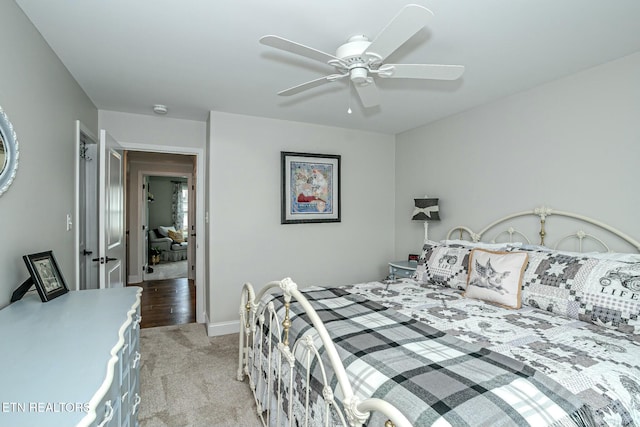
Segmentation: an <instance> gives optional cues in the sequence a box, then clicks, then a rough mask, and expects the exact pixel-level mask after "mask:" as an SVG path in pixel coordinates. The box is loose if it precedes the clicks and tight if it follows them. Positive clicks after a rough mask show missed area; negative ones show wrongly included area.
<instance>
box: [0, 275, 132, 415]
mask: <svg viewBox="0 0 640 427" xmlns="http://www.w3.org/2000/svg"><path fill="white" fill-rule="evenodd" d="M141 293H142V289H141V288H139V287H126V288H118V289H102V290H86V291H77V292H69V293H67V294H65V295H62V296H60V297H58V298H56V299H54V300H52V301H49V302H46V303H43V302H41V301H40V298H39V297H38V295H37V294H29V295H26V296H25V297H24V298H23V299H22V300H20V301H18V302H15V303H13V304H11V305H9V306H8V307H5V308H4V309H2V310H0V405H1V406H0V427H5V426H6V427H21V426H24V427H34V426H47V427H55V426H61V427H62V426H64V427H72V426H92V427H98V426H100V427H105V426H109V427H136V426H138V409H139V405H140V380H139V372H140V352H139V351H140V319H141V317H140V295H141Z"/></svg>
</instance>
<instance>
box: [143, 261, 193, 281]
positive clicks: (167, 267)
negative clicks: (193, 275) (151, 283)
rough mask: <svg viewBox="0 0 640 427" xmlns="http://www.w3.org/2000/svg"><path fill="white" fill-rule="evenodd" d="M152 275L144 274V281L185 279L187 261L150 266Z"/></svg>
mask: <svg viewBox="0 0 640 427" xmlns="http://www.w3.org/2000/svg"><path fill="white" fill-rule="evenodd" d="M151 268H153V273H144V280H145V281H147V280H164V279H178V278H181V277H187V260H186V259H185V260H182V261H175V262H162V263H160V264H156V265H152V266H151Z"/></svg>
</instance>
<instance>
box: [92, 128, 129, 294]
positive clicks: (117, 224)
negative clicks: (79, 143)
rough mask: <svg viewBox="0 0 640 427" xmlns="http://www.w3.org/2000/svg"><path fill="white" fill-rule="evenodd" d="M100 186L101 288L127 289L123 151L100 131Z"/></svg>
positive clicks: (99, 240)
mask: <svg viewBox="0 0 640 427" xmlns="http://www.w3.org/2000/svg"><path fill="white" fill-rule="evenodd" d="M99 151H100V154H99V156H98V157H99V161H100V167H99V180H100V184H99V186H98V246H99V255H98V257H96V258H93V261H94V262H98V263H99V265H100V273H99V282H100V288H101V289H104V288H116V287H123V286H125V274H126V268H125V267H126V260H125V256H126V252H125V250H126V244H125V239H124V237H125V236H124V213H125V210H124V160H123V158H122V156H123V149H122V147H121V146H120V144H118V142H117V141H116V140H115V139H114V138H113V137H112V136H111V135H109V134H108V133H107V132H106V131H105V130H104V129H103V130H101V131H100V147H99Z"/></svg>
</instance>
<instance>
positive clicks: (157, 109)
mask: <svg viewBox="0 0 640 427" xmlns="http://www.w3.org/2000/svg"><path fill="white" fill-rule="evenodd" d="M167 111H168V110H167V106H166V105H162V104H156V105H154V106H153V112H154V113H156V114H167Z"/></svg>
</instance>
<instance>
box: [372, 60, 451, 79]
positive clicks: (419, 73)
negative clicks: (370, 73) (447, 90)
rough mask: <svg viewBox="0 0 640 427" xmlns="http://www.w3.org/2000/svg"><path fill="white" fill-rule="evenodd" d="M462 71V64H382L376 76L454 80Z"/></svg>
mask: <svg viewBox="0 0 640 427" xmlns="http://www.w3.org/2000/svg"><path fill="white" fill-rule="evenodd" d="M463 73H464V66H463V65H438V64H384V65H383V66H381V67H380V68H379V69H378V76H380V77H384V78H392V79H433V80H456V79H458V78H460V77H461V76H462V74H463Z"/></svg>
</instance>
